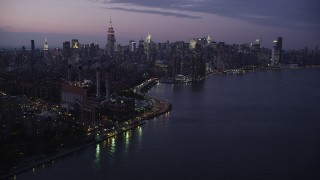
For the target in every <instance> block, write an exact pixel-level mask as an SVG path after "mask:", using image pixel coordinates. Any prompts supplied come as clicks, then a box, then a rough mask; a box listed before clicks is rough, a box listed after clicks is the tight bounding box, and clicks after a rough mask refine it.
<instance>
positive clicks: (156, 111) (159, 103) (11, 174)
mask: <svg viewBox="0 0 320 180" xmlns="http://www.w3.org/2000/svg"><path fill="white" fill-rule="evenodd" d="M145 96H146V98H147V99H148V100H150V101H151V102H152V103H153V108H152V109H151V110H149V111H147V112H145V113H143V115H142V117H141V123H137V124H134V125H131V126H130V127H128V128H125V129H123V130H121V131H119V132H116V133H114V134H112V135H109V136H107V137H105V138H102V139H101V140H98V141H95V140H92V142H89V143H87V144H85V145H82V146H80V147H76V148H72V149H65V150H62V151H61V152H59V153H57V154H55V155H53V156H50V157H47V158H45V159H42V160H39V161H36V162H33V163H30V165H28V166H26V167H21V168H18V169H14V170H11V171H8V172H7V173H5V174H4V175H1V176H0V179H9V178H13V179H15V176H16V175H17V174H21V173H23V172H26V171H28V170H30V169H32V168H35V167H38V166H41V165H43V164H47V163H50V162H52V161H54V160H56V159H59V158H62V157H64V156H68V155H70V154H72V153H74V152H76V151H79V150H81V149H84V148H86V147H88V146H91V145H93V144H98V143H100V142H102V141H105V140H107V139H108V138H112V137H114V136H116V135H118V134H121V133H123V132H126V131H128V130H130V129H133V128H136V127H138V126H140V125H143V124H145V123H146V122H145V121H148V120H151V119H153V118H155V117H158V116H161V115H163V114H165V113H167V112H169V111H171V109H172V105H171V103H170V102H169V101H167V100H165V99H160V98H157V97H155V96H149V95H145ZM160 107H161V108H160Z"/></svg>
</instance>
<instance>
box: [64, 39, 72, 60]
mask: <svg viewBox="0 0 320 180" xmlns="http://www.w3.org/2000/svg"><path fill="white" fill-rule="evenodd" d="M63 55H64V56H65V57H70V56H71V50H70V41H65V42H63Z"/></svg>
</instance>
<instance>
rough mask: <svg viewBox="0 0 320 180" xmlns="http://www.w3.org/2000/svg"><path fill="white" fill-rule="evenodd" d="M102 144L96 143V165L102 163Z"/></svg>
mask: <svg viewBox="0 0 320 180" xmlns="http://www.w3.org/2000/svg"><path fill="white" fill-rule="evenodd" d="M100 153H101V152H100V144H96V155H95V160H94V162H95V164H96V165H99V163H100Z"/></svg>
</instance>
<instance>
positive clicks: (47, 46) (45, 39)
mask: <svg viewBox="0 0 320 180" xmlns="http://www.w3.org/2000/svg"><path fill="white" fill-rule="evenodd" d="M43 50H44V51H48V50H49V45H48V41H47V38H46V37H45V38H44V44H43Z"/></svg>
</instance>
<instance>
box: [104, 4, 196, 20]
mask: <svg viewBox="0 0 320 180" xmlns="http://www.w3.org/2000/svg"><path fill="white" fill-rule="evenodd" d="M106 9H113V10H119V11H129V12H136V13H147V14H157V15H162V16H174V17H179V18H192V19H199V18H201V17H200V16H190V15H187V14H180V13H173V12H167V11H156V10H141V9H132V8H129V9H127V8H121V7H111V8H106Z"/></svg>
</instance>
